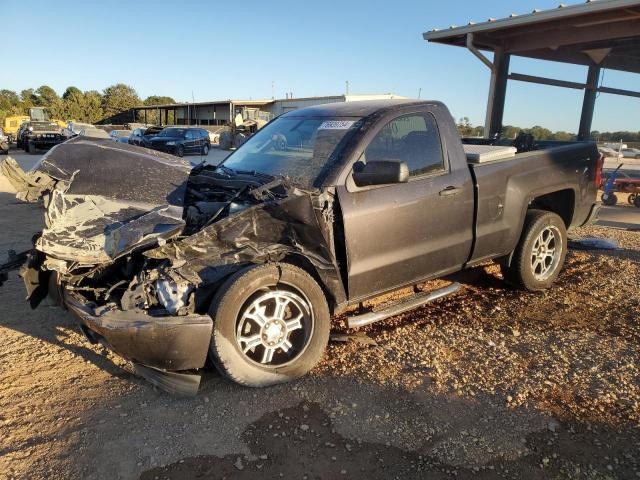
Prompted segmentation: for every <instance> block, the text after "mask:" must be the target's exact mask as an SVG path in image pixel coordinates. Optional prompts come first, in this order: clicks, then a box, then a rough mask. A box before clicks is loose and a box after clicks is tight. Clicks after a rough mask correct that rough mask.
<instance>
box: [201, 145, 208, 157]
mask: <svg viewBox="0 0 640 480" xmlns="http://www.w3.org/2000/svg"><path fill="white" fill-rule="evenodd" d="M202 155H204V156H205V157H206V156H207V155H209V145H207V144H206V143H205V144H204V145H203V146H202Z"/></svg>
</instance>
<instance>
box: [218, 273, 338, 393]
mask: <svg viewBox="0 0 640 480" xmlns="http://www.w3.org/2000/svg"><path fill="white" fill-rule="evenodd" d="M209 314H210V315H211V317H212V318H213V334H212V339H211V345H210V347H209V350H210V353H211V358H212V360H213V363H214V365H215V366H216V368H217V369H218V370H219V371H220V373H221V374H223V375H224V376H226V377H227V378H229V379H231V380H233V381H234V382H236V383H239V384H241V385H245V386H250V387H266V386H269V385H275V384H278V383H284V382H288V381H291V380H294V379H296V378H299V377H301V376H303V375H305V374H306V373H307V372H308V371H309V370H311V369H312V368H313V367H314V366H315V365H316V363H318V361H319V360H320V359H321V358H322V355H323V353H324V351H325V348H326V346H327V343H328V341H329V330H330V324H331V322H330V316H329V308H328V306H327V300H326V297H325V295H324V293H323V291H322V289H321V288H320V286H319V285H318V284H317V282H316V281H315V280H314V279H313V278H312V277H311V276H310V275H309V274H308V273H306V272H305V271H304V270H302V269H300V268H298V267H294V266H293V265H290V264H287V263H275V264H266V265H259V266H253V267H249V268H247V269H244V270H241V271H240V272H237V273H236V274H234V275H232V276H231V277H230V278H229V279H228V280H227V281H226V282H225V283H224V284H223V285H222V286H221V287H220V289H219V290H218V292H217V293H216V295H215V297H214V299H213V302H212V304H211V308H210V310H209Z"/></svg>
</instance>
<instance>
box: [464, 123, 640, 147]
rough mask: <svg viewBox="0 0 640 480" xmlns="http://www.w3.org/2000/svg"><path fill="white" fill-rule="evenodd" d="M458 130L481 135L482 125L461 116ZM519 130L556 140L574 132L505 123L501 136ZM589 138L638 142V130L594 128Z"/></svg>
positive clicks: (514, 134) (572, 136)
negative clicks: (521, 126) (606, 130)
mask: <svg viewBox="0 0 640 480" xmlns="http://www.w3.org/2000/svg"><path fill="white" fill-rule="evenodd" d="M458 131H459V132H460V135H461V136H463V137H482V136H483V134H484V127H482V126H473V125H472V124H471V122H470V121H469V118H467V117H463V118H461V119H460V120H458ZM520 132H523V133H530V134H531V135H533V137H534V138H535V139H537V140H556V141H573V140H575V139H576V134H575V133H571V132H564V131H556V132H553V131H551V130H549V129H548V128H544V127H541V126H539V125H536V126H535V127H531V128H520V127H514V126H513V125H505V126H504V127H502V138H515V137H517V136H518V134H519V133H520ZM591 138H592V139H593V140H597V141H598V142H618V141H620V140H622V141H623V142H640V131H638V132H630V131H620V132H599V131H597V130H594V131H592V132H591Z"/></svg>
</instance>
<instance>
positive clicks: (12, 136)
mask: <svg viewBox="0 0 640 480" xmlns="http://www.w3.org/2000/svg"><path fill="white" fill-rule="evenodd" d="M29 120H31V117H29V115H12V116H10V117H5V119H4V124H3V125H2V130H4V134H5V135H6V136H7V137H8V140H9V143H13V142H14V141H15V140H16V133H18V129H19V128H20V125H22V124H23V123H24V122H28V121H29Z"/></svg>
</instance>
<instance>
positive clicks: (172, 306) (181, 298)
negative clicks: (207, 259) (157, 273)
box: [155, 278, 193, 315]
mask: <svg viewBox="0 0 640 480" xmlns="http://www.w3.org/2000/svg"><path fill="white" fill-rule="evenodd" d="M155 287H156V297H157V299H158V302H159V303H160V305H162V306H163V307H164V308H165V309H166V310H167V312H169V313H170V314H171V315H176V314H178V313H186V310H187V306H188V305H189V295H191V292H192V291H193V285H191V284H190V283H187V282H176V281H174V280H172V279H170V278H160V279H158V280H156V282H155Z"/></svg>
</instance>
